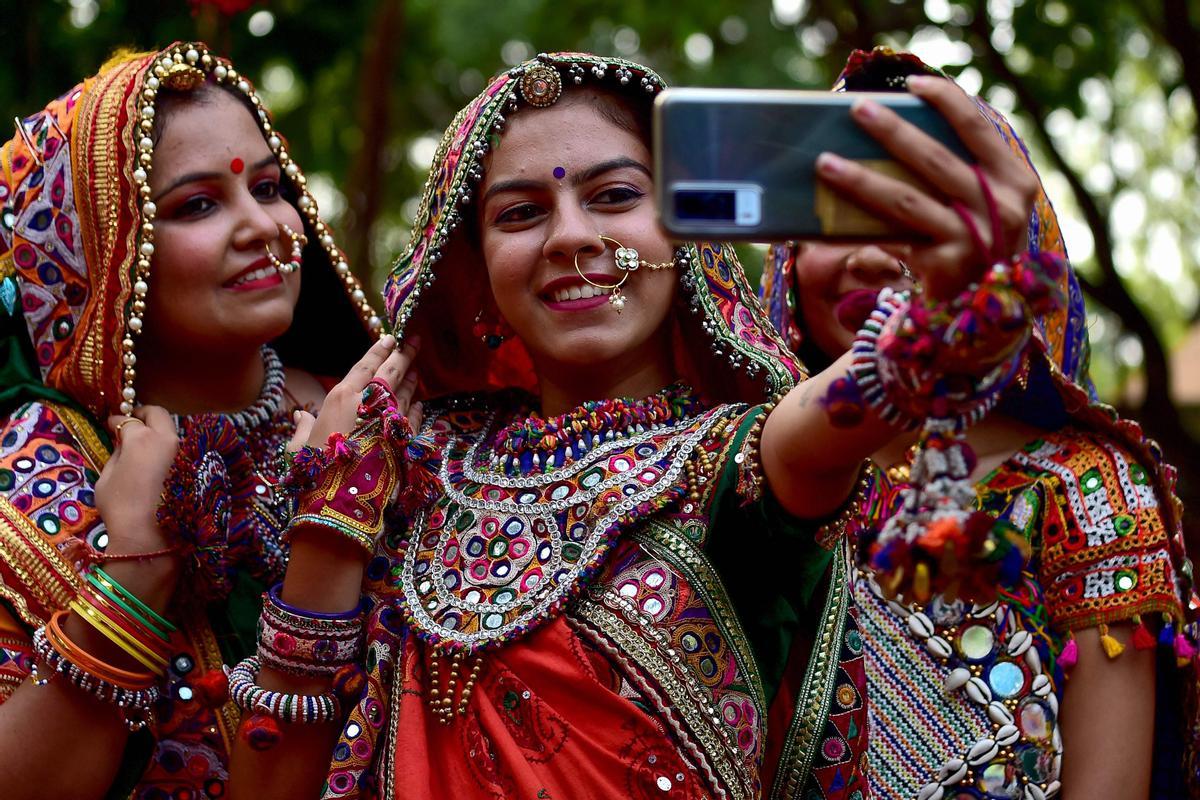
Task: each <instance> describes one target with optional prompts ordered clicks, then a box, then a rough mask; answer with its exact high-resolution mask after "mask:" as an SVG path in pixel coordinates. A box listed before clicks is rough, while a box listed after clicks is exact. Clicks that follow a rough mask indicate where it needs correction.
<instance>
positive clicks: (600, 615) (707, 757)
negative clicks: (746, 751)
mask: <svg viewBox="0 0 1200 800" xmlns="http://www.w3.org/2000/svg"><path fill="white" fill-rule="evenodd" d="M625 606H630V607H629V608H626V607H625ZM631 615H633V616H636V615H638V611H637V610H636V609H634V608H632V607H631V604H629V603H627V602H626V601H625V600H623V598H621V597H620V595H618V594H616V593H615V592H610V591H604V592H603V593H602V594H601V595H600V597H599V598H597V599H593V598H587V599H584V600H581V601H579V602H578V603H576V604H575V605H574V607H573V608H572V611H571V615H570V616H573V617H576V618H578V619H580V620H582V621H584V622H586V623H587V624H588V626H590V627H594V628H595V629H596V632H599V633H601V634H603V638H602V639H600V640H599V641H598V642H597V644H598V645H599V646H601V647H602V648H603V649H604V650H605V651H606V652H607V654H608V656H609V657H610V658H612V659H613V660H614V661H616V662H617V663H620V664H622V665H623V666H624V667H625V673H626V675H627V676H628V677H629V678H630V679H631V680H633V681H635V682H636V683H638V684H640V685H639V686H638V688H639V689H640V690H641V691H642V692H643V693H644V694H645V696H646V697H647V698H651V699H653V700H654V702H655V704H656V706H657V708H658V711H659V713H660V714H661V715H662V717H663V719H664V720H666V721H668V722H670V723H671V725H672V727H673V728H675V732H676V734H677V735H678V736H679V738H680V741H681V742H683V743H684V745H685V746H686V747H687V748H688V752H689V754H690V755H691V756H692V757H693V758H695V759H696V763H697V764H698V765H699V766H700V767H701V768H702V769H703V770H704V772H705V773H706V775H707V778H708V781H709V785H710V786H711V787H712V788H713V789H714V790H715V792H716V793H717V795H718V796H719V797H732V798H751V797H754V796H755V795H754V790H753V786H752V783H751V776H750V775H748V774H747V773H746V772H745V770H744V769H743V768H742V765H741V763H740V761H741V759H740V758H738V756H737V745H736V744H735V743H733V742H731V741H729V740H728V739H727V737H726V736H725V735H723V734H725V730H724V729H723V728H722V727H720V724H719V720H720V715H719V714H718V712H717V710H716V709H715V708H714V707H713V706H712V702H711V700H710V698H708V697H706V696H705V695H707V692H706V691H705V690H704V688H703V687H702V686H699V685H698V684H697V683H696V681H695V680H694V678H692V677H691V675H690V674H689V673H688V672H687V670H685V669H683V668H682V667H681V665H680V664H679V663H678V657H676V658H675V659H672V658H671V653H672V651H671V649H670V647H669V645H668V643H667V641H666V635H665V634H664V633H663V632H661V631H659V630H657V629H656V628H654V627H653V626H652V625H651V624H650V623H649V621H648V620H647V621H646V622H644V623H641V624H639V623H636V622H633V621H632V620H631V619H630V616H631ZM585 631H586V629H585ZM591 638H593V639H595V638H596V637H595V636H594V635H593V636H592V637H591ZM656 640H657V641H656ZM630 662H632V663H630ZM643 671H644V672H645V673H648V674H649V675H650V676H651V678H652V679H653V681H654V685H651V684H650V682H649V681H646V680H639V677H640V675H641V674H642V672H643ZM658 690H661V692H660V691H658ZM664 695H665V696H664ZM685 726H686V728H685ZM685 730H686V734H685ZM688 734H690V735H688ZM714 762H715V763H714ZM714 770H715V772H714Z"/></svg>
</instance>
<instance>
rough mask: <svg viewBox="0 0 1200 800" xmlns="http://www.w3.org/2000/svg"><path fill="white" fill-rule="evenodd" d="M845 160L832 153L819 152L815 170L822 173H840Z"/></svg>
mask: <svg viewBox="0 0 1200 800" xmlns="http://www.w3.org/2000/svg"><path fill="white" fill-rule="evenodd" d="M845 165H846V162H845V161H843V160H842V159H841V158H839V157H837V156H835V155H834V154H833V153H821V155H819V156H817V171H818V172H820V173H821V174H823V175H840V174H842V171H843V169H844V168H845Z"/></svg>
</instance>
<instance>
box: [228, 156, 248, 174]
mask: <svg viewBox="0 0 1200 800" xmlns="http://www.w3.org/2000/svg"><path fill="white" fill-rule="evenodd" d="M229 168H230V169H231V170H233V174H234V175H241V174H242V170H244V169H245V168H246V162H245V161H242V160H241V159H240V158H235V159H234V160H233V161H230V162H229Z"/></svg>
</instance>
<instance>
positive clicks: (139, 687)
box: [33, 611, 159, 731]
mask: <svg viewBox="0 0 1200 800" xmlns="http://www.w3.org/2000/svg"><path fill="white" fill-rule="evenodd" d="M67 613H68V612H66V611H56V612H54V614H52V615H51V617H50V621H49V622H47V623H46V624H45V625H44V626H42V627H40V628H38V629H37V630H35V631H34V632H33V653H34V656H35V658H36V659H37V661H35V663H34V668H33V679H34V683H35V684H36V685H38V686H45V685H46V684H47V683H49V682H50V678H51V677H52V676H53V675H61V676H62V677H64V678H66V680H67V681H68V682H69V683H70V684H71V685H72V686H75V687H77V688H79V689H82V690H83V691H85V692H88V693H89V694H91V695H93V696H94V697H96V698H97V699H98V700H102V701H104V702H108V703H111V704H113V705H115V706H117V707H118V708H119V709H120V710H121V713H122V714H123V715H124V718H125V724H126V726H127V727H128V728H129V730H130V731H137V730H141V729H142V728H143V727H145V726H146V725H147V724H150V723H151V722H153V711H152V709H153V706H154V704H155V703H156V702H158V697H159V692H158V686H157V685H155V682H156V677H155V676H154V675H153V674H151V673H136V672H127V671H125V670H122V669H119V668H117V667H114V666H112V665H110V664H105V663H104V662H102V661H100V660H98V659H96V658H94V657H92V656H90V655H89V654H88V653H87V652H85V651H84V650H82V649H81V648H80V647H78V646H77V645H76V644H75V643H74V642H72V641H71V640H70V639H69V638H68V637H67V635H66V633H65V632H64V631H63V630H62V619H63V617H65V616H66V615H67ZM37 662H41V663H42V664H45V665H46V666H47V667H49V668H50V673H51V674H50V675H49V676H43V675H42V674H41V672H40V670H39V668H38V663H37Z"/></svg>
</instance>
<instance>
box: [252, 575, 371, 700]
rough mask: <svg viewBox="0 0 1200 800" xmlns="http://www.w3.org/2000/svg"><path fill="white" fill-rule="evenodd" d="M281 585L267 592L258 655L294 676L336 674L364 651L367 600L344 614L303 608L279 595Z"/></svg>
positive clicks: (264, 600) (260, 621)
mask: <svg viewBox="0 0 1200 800" xmlns="http://www.w3.org/2000/svg"><path fill="white" fill-rule="evenodd" d="M279 589H280V587H279V586H278V585H276V586H274V587H272V588H271V590H270V591H268V592H267V593H266V594H264V595H263V612H262V616H261V617H260V618H259V628H258V658H259V661H260V662H261V663H262V664H264V665H266V666H268V667H271V668H273V669H277V670H279V671H281V672H286V673H289V674H292V675H302V676H309V677H327V676H332V675H333V674H334V673H336V672H337V671H338V670H339V669H341V668H342V667H343V666H345V665H346V664H350V663H353V662H355V661H357V660H358V657H359V655H360V654H361V652H362V640H363V610H364V609H365V602H364V603H360V604H359V605H358V606H356V607H355V608H354V609H352V610H351V611H348V612H345V613H342V614H323V613H318V612H309V611H303V610H301V609H298V608H295V607H294V606H290V605H287V604H286V603H284V602H283V601H282V600H281V599H280V597H279Z"/></svg>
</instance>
